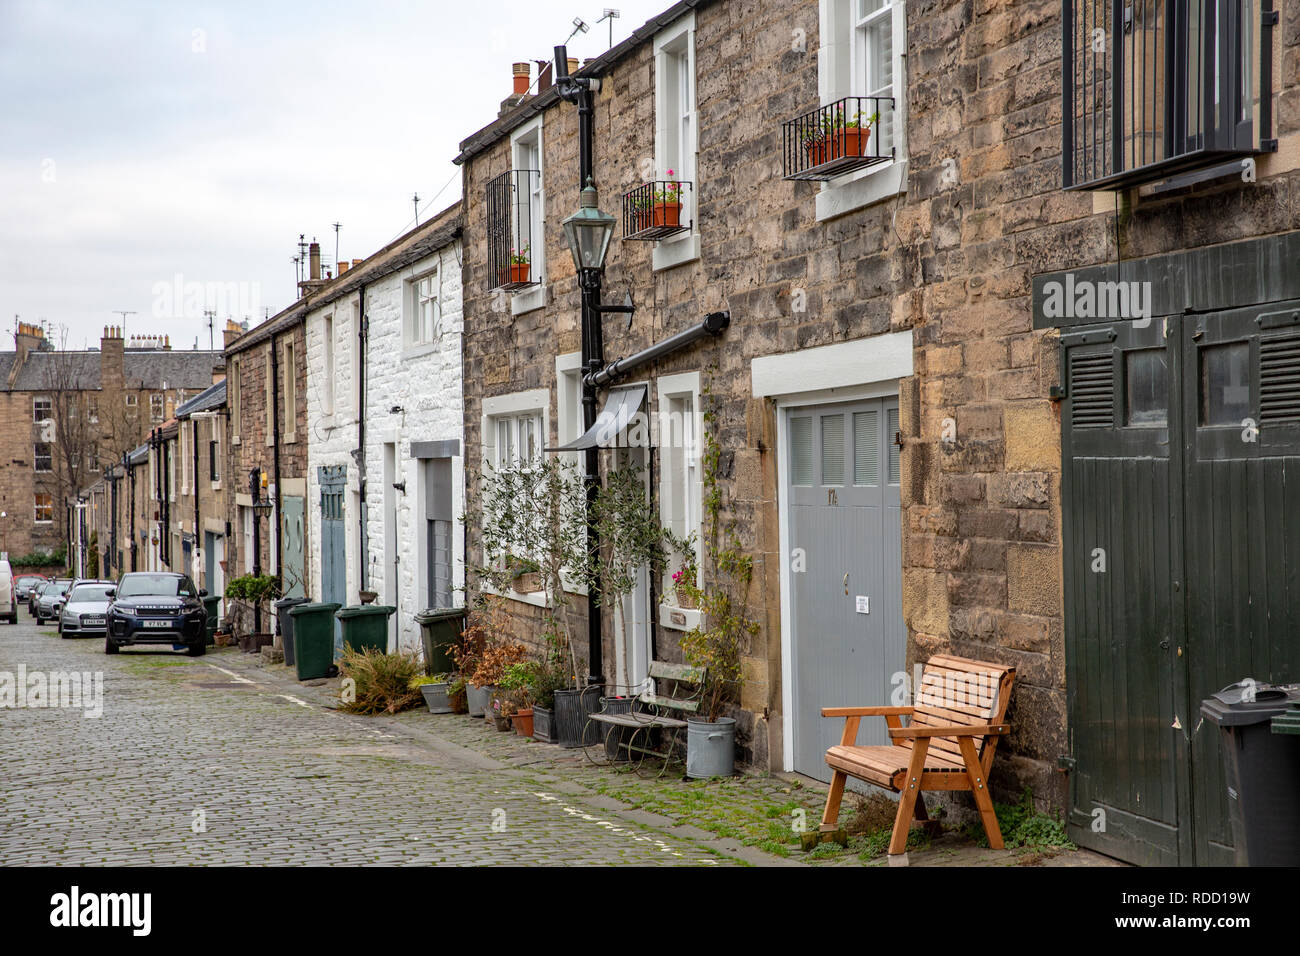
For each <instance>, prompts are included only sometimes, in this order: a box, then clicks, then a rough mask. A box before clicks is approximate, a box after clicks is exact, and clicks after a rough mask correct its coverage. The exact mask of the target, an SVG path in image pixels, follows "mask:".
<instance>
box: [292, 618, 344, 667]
mask: <svg viewBox="0 0 1300 956" xmlns="http://www.w3.org/2000/svg"><path fill="white" fill-rule="evenodd" d="M340 607H342V605H340V604H299V605H297V606H296V607H291V608H289V614H290V616H291V617H292V618H293V651H294V653H293V658H294V666H295V667H296V668H297V669H298V680H315V679H316V678H318V677H328V676H329V672H330V668H332V667H333V666H334V612H335V611H337V610H338V609H339V608H340Z"/></svg>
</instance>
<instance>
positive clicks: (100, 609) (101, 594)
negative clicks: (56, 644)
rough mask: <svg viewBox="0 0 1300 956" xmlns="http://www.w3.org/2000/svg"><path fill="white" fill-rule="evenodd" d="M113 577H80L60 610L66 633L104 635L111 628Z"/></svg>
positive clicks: (60, 632) (84, 635)
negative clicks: (111, 578)
mask: <svg viewBox="0 0 1300 956" xmlns="http://www.w3.org/2000/svg"><path fill="white" fill-rule="evenodd" d="M113 584H114V583H113V582H112V581H78V582H77V583H76V584H74V585H73V586H72V590H70V591H69V592H68V597H67V599H66V600H65V601H64V602H63V607H62V608H60V610H59V634H61V635H62V636H63V637H103V636H104V634H105V633H107V631H108V624H107V621H108V606H109V604H111V603H112V599H111V598H110V597H109V593H110V592H111V591H112V590H113Z"/></svg>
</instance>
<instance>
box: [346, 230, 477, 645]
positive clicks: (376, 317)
mask: <svg viewBox="0 0 1300 956" xmlns="http://www.w3.org/2000/svg"><path fill="white" fill-rule="evenodd" d="M460 260H461V249H460V244H459V243H453V244H452V245H449V246H446V247H444V248H443V249H442V250H440V252H439V253H435V254H434V255H432V256H430V257H428V258H426V259H422V260H420V261H419V262H416V263H413V264H412V265H411V266H408V267H406V268H404V269H402V270H401V271H400V272H398V273H394V274H392V275H390V276H387V277H385V278H383V279H380V280H376V281H375V283H374V284H373V285H371V286H370V287H368V289H367V291H366V311H367V314H368V316H369V319H370V338H369V356H370V360H369V362H368V367H367V370H366V374H367V382H366V471H367V487H366V506H367V515H366V522H367V524H366V527H367V534H368V537H369V556H368V557H367V562H368V563H369V565H370V589H371V590H373V591H378V592H379V601H380V602H382V603H391V604H396V605H397V607H398V613H397V614H396V615H395V616H394V621H395V623H394V630H395V631H397V633H398V635H399V636H400V641H401V646H403V647H414V646H417V645H418V644H419V640H420V629H419V626H418V625H417V624H416V623H415V621H414V619H413V615H414V614H415V613H416V612H418V611H420V610H423V609H424V608H425V607H426V606H427V605H428V601H429V598H428V595H427V593H426V588H425V585H424V575H423V574H422V565H421V561H420V557H419V552H420V542H421V540H422V539H423V537H424V527H425V515H424V500H425V498H424V484H423V481H422V479H421V475H420V471H421V469H420V468H419V465H418V463H417V462H416V461H415V460H414V459H412V458H411V442H413V441H415V442H421V441H447V440H450V439H455V440H457V441H459V442H460V443H461V453H462V456H463V452H464V428H463V415H464V413H463V401H462V392H461V330H462V327H463V326H462V313H461V301H462V300H461V277H460ZM435 263H437V264H438V265H439V269H440V271H441V273H442V291H441V297H440V306H441V312H442V322H441V328H442V334H441V338H440V339H439V341H438V342H437V343H436V344H435V345H433V346H426V347H423V348H420V349H414V350H413V349H405V348H404V347H403V331H402V330H403V313H404V309H405V298H406V285H407V282H408V280H409V279H410V278H411V277H412V276H415V275H419V274H421V273H423V272H425V271H427V270H428V269H429V268H431V267H432V266H433V265H434V264H435ZM394 406H401V407H402V408H403V410H404V411H403V412H402V413H400V414H393V413H392V412H391V411H390V409H391V408H393V407H394ZM388 443H392V444H394V445H395V451H396V459H397V474H396V478H395V480H396V481H398V482H402V481H404V482H405V483H406V492H405V493H400V492H397V491H395V490H393V489H392V488H391V487H389V485H388V483H386V481H385V475H384V451H385V445H386V444H388ZM464 487H465V480H464V467H463V457H461V456H458V457H456V458H455V459H453V461H452V488H453V512H452V514H453V515H454V516H455V517H456V518H459V516H460V515H461V513H462V512H463V511H464V508H465V504H464ZM386 489H387V490H388V491H390V492H391V493H392V496H393V498H394V501H395V505H396V508H395V510H396V519H397V520H396V526H395V529H394V536H395V538H396V545H397V547H396V551H397V556H398V558H399V560H398V562H397V566H396V573H395V574H394V572H393V570H392V557H393V556H392V555H391V554H387V553H386V548H385V545H386V536H385V515H384V508H385V505H384V502H385V490H386ZM452 534H453V541H454V552H453V560H454V572H453V584H454V586H455V587H456V588H463V587H464V544H463V542H464V538H463V535H462V533H461V530H460V524H459V521H456V522H455V523H454V525H453V532H452ZM463 596H464V595H463V591H460V590H457V591H456V592H455V593H454V595H453V598H454V601H455V603H457V604H460V603H462V601H463Z"/></svg>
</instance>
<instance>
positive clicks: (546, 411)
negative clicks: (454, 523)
mask: <svg viewBox="0 0 1300 956" xmlns="http://www.w3.org/2000/svg"><path fill="white" fill-rule="evenodd" d="M550 405H551V393H550V390H548V389H545V388H534V389H529V390H528V391H526V392H513V393H511V394H509V395H494V396H492V397H490V398H484V399H483V414H482V418H481V421H480V432H479V435H480V439H481V440H480V445H481V448H482V462H483V464H482V470H481V472H480V474H482V475H484V476H486V475H487V474H488V473H489V470H490V469H491V470H495V469H496V468H497V462H498V456H497V422H498V421H499V420H501V419H511V420H514V421H516V422H517V421H518V419H519V418H521V417H523V416H527V415H534V416H537V417H538V418H540V421H541V426H540V427H541V434H540V436H539V438H540V440H539V444H538V449H539V454H545V452H541V451H540V449H541V448H545V447H546V445H547V444H548V443H549V440H550V434H551V432H550ZM486 559H487V556H485V560H486ZM483 588H484V590H487V591H491V590H492V587H491V586H490V585H488V584H486V583H484V585H483ZM506 596H507V597H509V598H512V599H513V600H516V601H521V602H523V603H525V604H532V605H535V606H537V607H544V606H545V604H546V595H545V592H541V591H539V592H537V593H534V594H519V593H518V592H516V591H507V592H506Z"/></svg>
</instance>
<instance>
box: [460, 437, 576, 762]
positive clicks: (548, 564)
mask: <svg viewBox="0 0 1300 956" xmlns="http://www.w3.org/2000/svg"><path fill="white" fill-rule="evenodd" d="M480 496H481V502H480V504H479V507H478V509H477V513H476V514H474V515H473V517H472V518H471V519H470V520H472V521H474V522H475V523H476V524H477V526H478V528H479V531H480V538H481V542H482V554H483V555H484V561H483V564H482V565H481V566H480V567H478V568H476V569H475V571H476V573H477V575H478V577H479V579H480V581H482V582H484V583H486V584H487V585H488V586H490V588H491V589H492V590H494V591H496V592H498V593H505V592H506V591H507V590H508V589H510V587H511V585H512V582H513V580H514V573H515V570H516V569H517V567H518V564H517V561H518V560H520V559H526V560H527V561H528V562H529V564H528V567H529V569H530V574H534V575H536V581H535V583H536V584H537V585H538V586H540V589H541V591H542V594H543V599H544V606H545V607H546V609H547V615H548V617H547V624H546V630H545V631H544V632H543V635H539V637H543V638H545V636H546V635H553V636H554V637H555V638H556V643H557V644H558V646H559V648H560V650H561V655H562V659H563V662H564V674H565V680H564V682H563V686H561V687H558V688H556V689H555V690H554V700H555V704H554V714H553V717H554V721H553V725H552V728H553V731H554V733H555V734H556V735H557V736H558V738H559V740H558V742H559V743H560V744H561V745H562V746H566V747H576V746H580V745H582V743H583V740H582V738H583V736H584V735H585V727H586V725H587V723H588V720H587V717H588V715H589V714H590V713H591V712H592V711H594V710H595V709H596V706H597V703H598V701H599V697H600V688H599V687H587V688H584V687H582V681H581V678H580V677H579V676H578V675H579V674H580V673H581V671H580V669H579V658H578V652H577V640H578V637H579V632H578V627H577V622H576V621H575V620H574V613H573V608H572V604H573V598H572V595H571V593H570V591H569V588H570V587H575V586H577V585H580V584H585V583H586V582H587V581H589V579H590V570H589V569H590V568H591V566H592V560H591V556H590V554H589V553H588V549H587V540H586V517H585V516H586V492H585V489H584V487H583V482H582V476H581V475H580V474H579V472H578V469H577V466H576V465H575V464H574V463H573V462H570V461H564V460H561V459H558V458H555V457H547V458H543V459H541V460H539V461H534V462H531V463H530V464H529V467H527V468H511V469H500V470H495V469H489V470H488V471H487V472H486V473H485V474H484V476H483V481H482V483H481V489H480ZM507 556H510V557H512V558H513V559H515V560H514V561H511V562H510V563H507ZM536 717H537V715H536V711H534V729H536Z"/></svg>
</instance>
